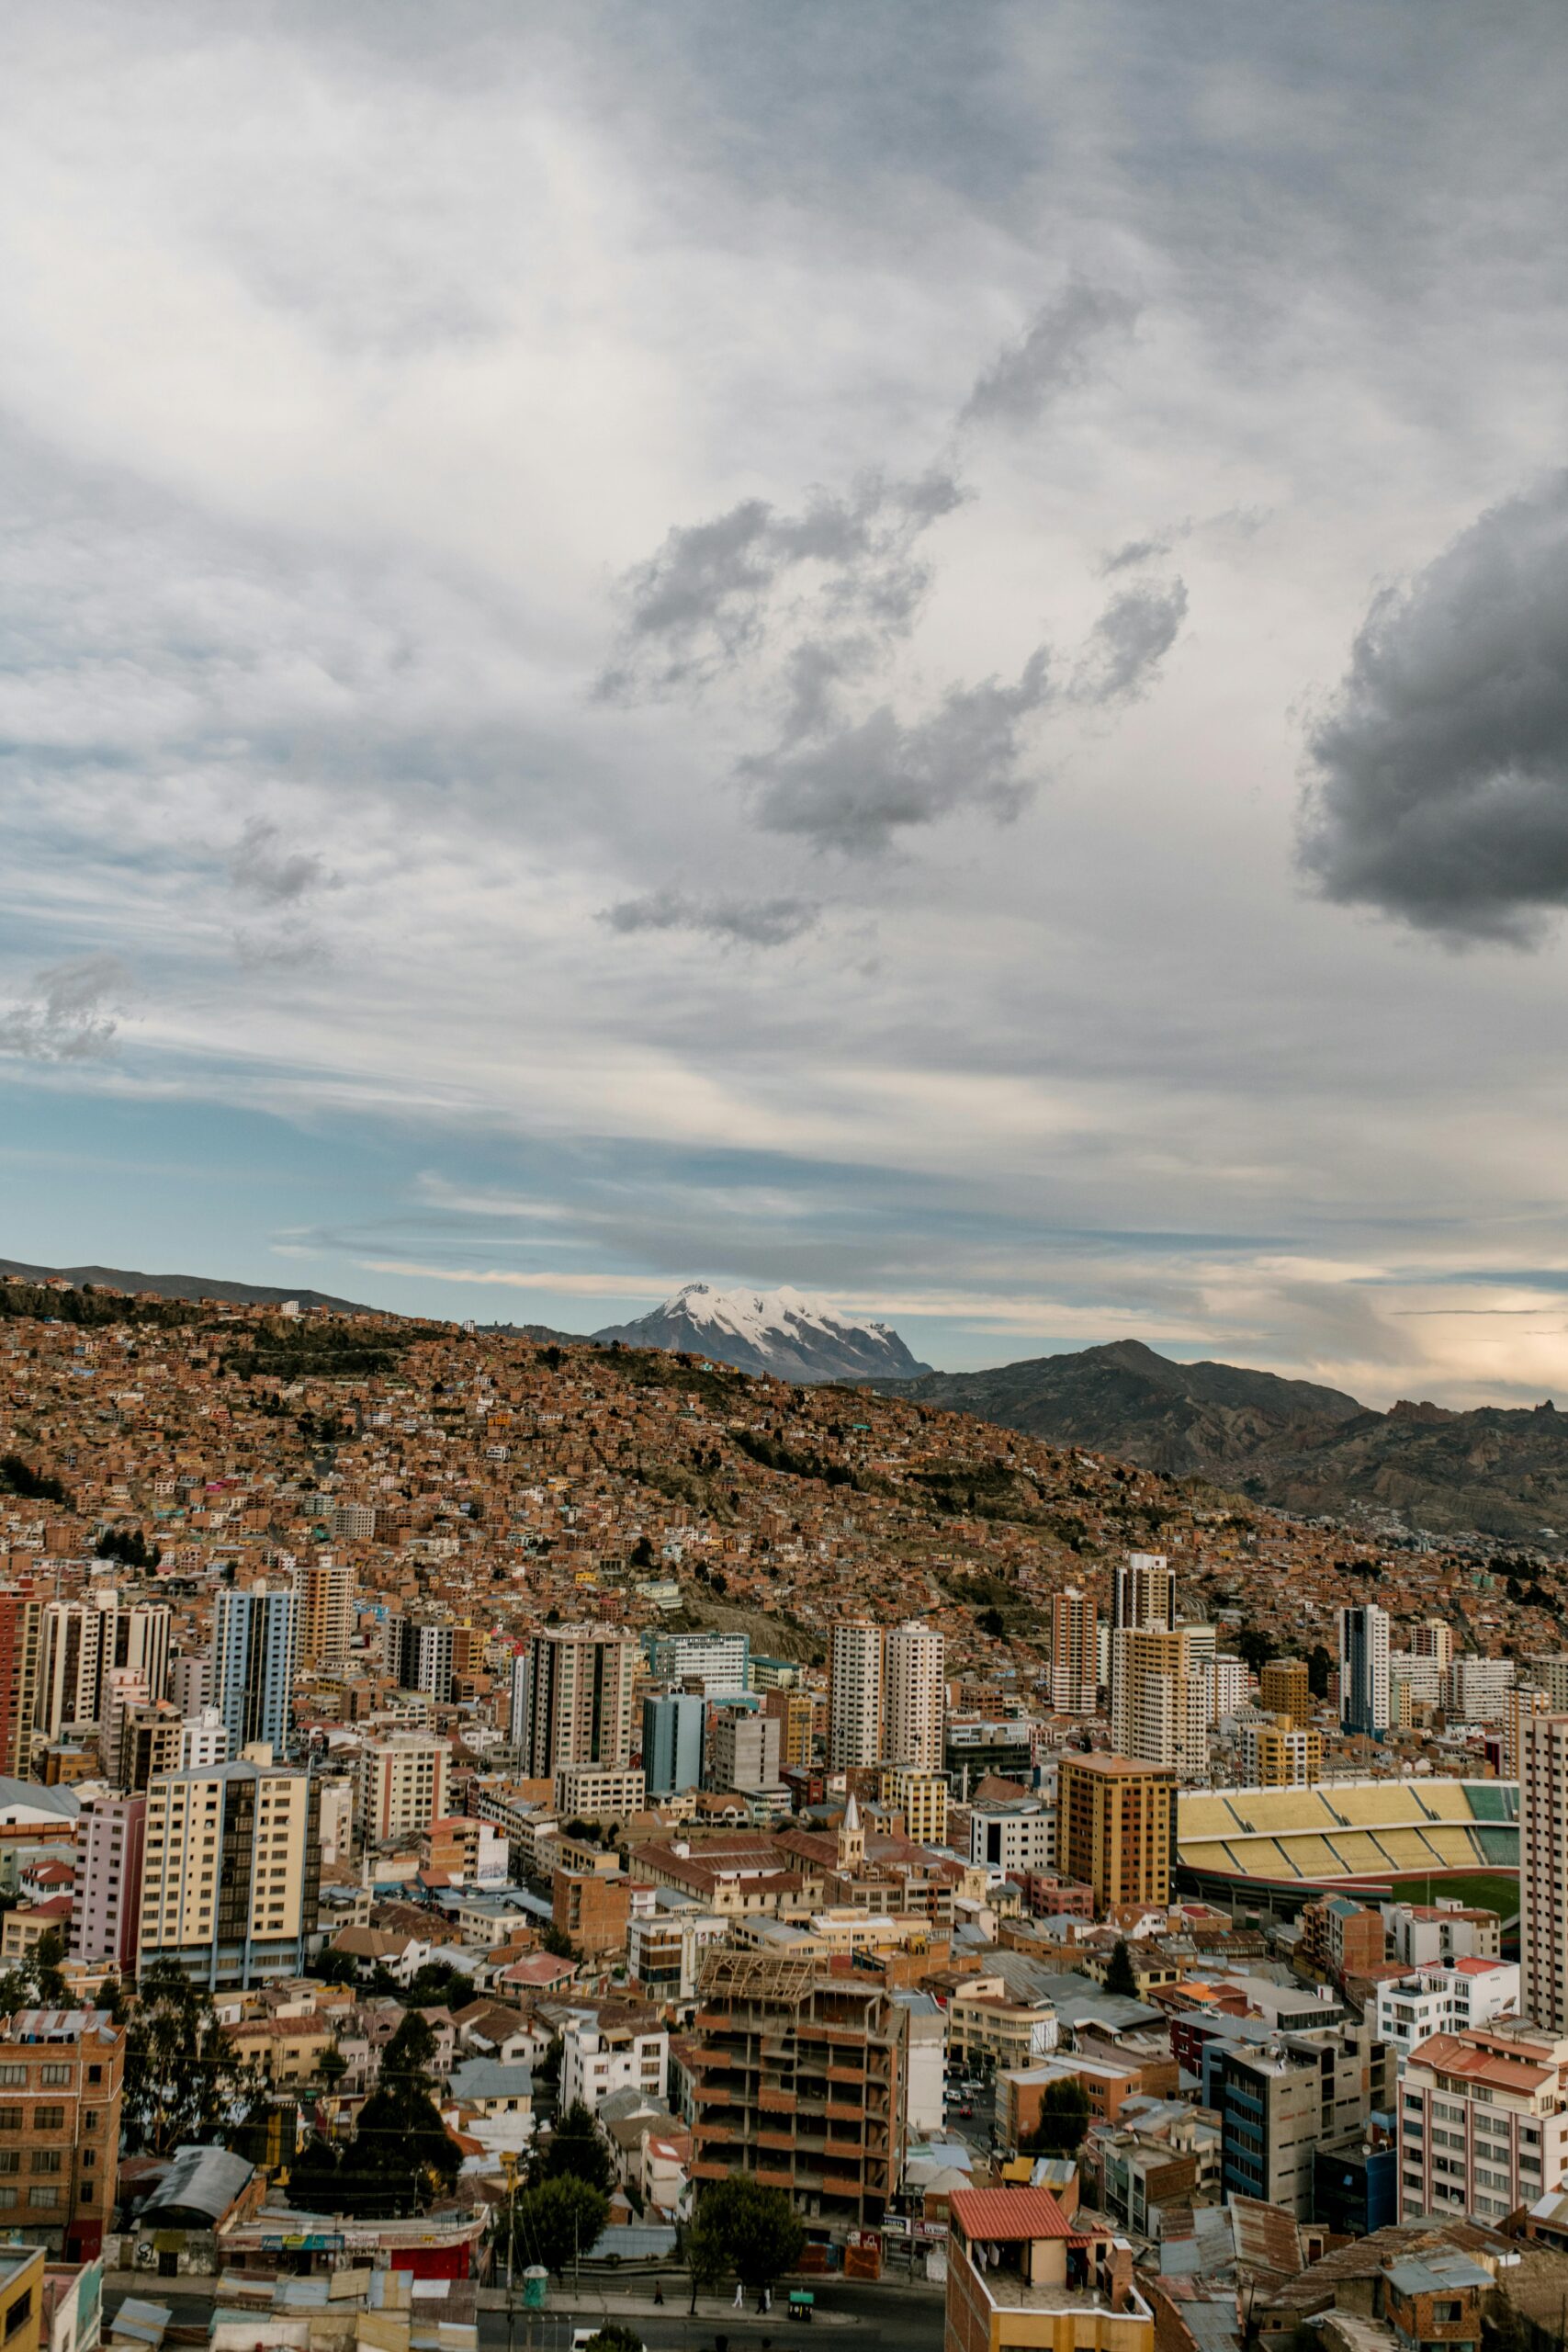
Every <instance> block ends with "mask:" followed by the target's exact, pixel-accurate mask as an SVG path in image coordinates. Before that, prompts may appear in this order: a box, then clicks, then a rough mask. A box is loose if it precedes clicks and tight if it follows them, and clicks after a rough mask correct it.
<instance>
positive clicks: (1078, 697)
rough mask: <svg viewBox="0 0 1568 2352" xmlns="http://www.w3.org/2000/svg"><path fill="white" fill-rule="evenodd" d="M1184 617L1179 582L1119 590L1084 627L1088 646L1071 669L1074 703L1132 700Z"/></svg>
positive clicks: (1146, 683)
mask: <svg viewBox="0 0 1568 2352" xmlns="http://www.w3.org/2000/svg"><path fill="white" fill-rule="evenodd" d="M1186 617H1187V585H1186V582H1184V581H1182V580H1172V581H1170V582H1168V584H1167V585H1166V586H1164V587H1154V586H1150V587H1146V588H1124V589H1123V590H1122V593H1121V594H1120V595H1116V596H1113V597H1112V598H1111V602H1110V604H1109V605H1107V606H1106V607H1105V610H1104V611H1103V612H1102V613H1101V614H1100V618H1099V619H1098V620H1097V621H1096V622H1095V625H1094V627H1093V628H1092V629H1091V630H1090V631H1089V643H1088V649H1087V650H1086V652H1085V654H1084V656H1083V658H1082V660H1081V661H1080V662H1079V663H1078V665H1077V670H1076V671H1075V672H1074V673H1073V686H1072V692H1073V699H1074V701H1075V702H1089V703H1099V704H1101V705H1103V704H1107V703H1128V702H1135V701H1136V700H1137V698H1138V696H1139V695H1141V694H1144V693H1145V692H1146V691H1147V689H1148V688H1149V686H1151V685H1152V684H1153V683H1154V674H1155V672H1156V670H1157V669H1158V667H1159V665H1160V663H1161V662H1162V661H1163V660H1164V659H1165V656H1166V655H1167V654H1168V652H1169V650H1170V649H1171V647H1172V646H1173V645H1174V644H1175V642H1176V639H1177V638H1178V636H1179V633H1180V629H1181V624H1182V622H1183V621H1184V620H1185V619H1186Z"/></svg>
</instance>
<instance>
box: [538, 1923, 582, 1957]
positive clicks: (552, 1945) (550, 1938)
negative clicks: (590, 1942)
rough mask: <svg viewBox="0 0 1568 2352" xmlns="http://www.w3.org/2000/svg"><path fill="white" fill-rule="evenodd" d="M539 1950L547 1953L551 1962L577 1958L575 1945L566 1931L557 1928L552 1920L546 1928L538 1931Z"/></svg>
mask: <svg viewBox="0 0 1568 2352" xmlns="http://www.w3.org/2000/svg"><path fill="white" fill-rule="evenodd" d="M539 1949H540V1951H547V1952H548V1953H549V1955H550V1957H551V1959H552V1960H575V1959H576V1958H577V1947H576V1945H575V1944H574V1943H573V1942H572V1940H571V1938H570V1936H569V1935H568V1934H567V1932H566V1929H565V1928H558V1927H557V1925H556V1923H555V1921H554V1920H553V1919H552V1920H551V1921H550V1922H549V1925H548V1926H547V1927H545V1928H540V1930H539Z"/></svg>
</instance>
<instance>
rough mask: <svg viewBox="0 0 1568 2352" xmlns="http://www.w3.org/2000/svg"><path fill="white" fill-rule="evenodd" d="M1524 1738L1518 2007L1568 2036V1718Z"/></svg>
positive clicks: (1534, 1724)
mask: <svg viewBox="0 0 1568 2352" xmlns="http://www.w3.org/2000/svg"><path fill="white" fill-rule="evenodd" d="M1518 1736H1519V1972H1520V1976H1519V2006H1520V2007H1521V2009H1522V2010H1523V2012H1524V2014H1525V2016H1526V2017H1527V2018H1533V2019H1534V2021H1535V2023H1536V2024H1537V2025H1538V2026H1540V2027H1542V2028H1544V2029H1545V2030H1548V2031H1550V2032H1551V2033H1559V2034H1568V1715H1531V1716H1529V1717H1528V1718H1527V1719H1525V1720H1522V1721H1521V1722H1520V1724H1519V1726H1518Z"/></svg>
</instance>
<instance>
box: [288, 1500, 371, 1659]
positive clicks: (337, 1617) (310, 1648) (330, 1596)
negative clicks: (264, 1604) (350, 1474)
mask: <svg viewBox="0 0 1568 2352" xmlns="http://www.w3.org/2000/svg"><path fill="white" fill-rule="evenodd" d="M340 1512H363V1513H364V1516H365V1517H367V1519H368V1520H369V1521H370V1526H371V1530H372V1532H373V1531H374V1529H375V1524H376V1514H375V1512H374V1511H373V1510H365V1509H364V1506H363V1505H361V1504H357V1503H346V1504H338V1505H337V1506H335V1507H334V1510H333V1518H334V1519H335V1518H336V1517H337V1516H338V1514H339V1513H340ZM337 1532H339V1531H338V1530H337V1528H335V1527H334V1528H333V1533H334V1534H336V1533H337ZM294 1595H295V1600H296V1601H297V1602H298V1604H299V1618H298V1623H299V1663H300V1665H301V1666H307V1667H313V1668H333V1667H340V1666H343V1665H344V1664H346V1662H347V1659H348V1654H349V1651H350V1649H351V1648H352V1646H353V1643H354V1622H355V1611H354V1570H353V1568H352V1567H351V1566H349V1563H348V1562H347V1561H346V1560H334V1559H333V1557H332V1555H331V1554H330V1553H325V1552H323V1553H321V1555H319V1556H318V1557H317V1558H315V1559H313V1560H306V1561H303V1562H302V1563H301V1564H300V1566H299V1567H297V1568H296V1569H295V1571H294Z"/></svg>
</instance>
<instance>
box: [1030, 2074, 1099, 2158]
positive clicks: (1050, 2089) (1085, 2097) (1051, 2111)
mask: <svg viewBox="0 0 1568 2352" xmlns="http://www.w3.org/2000/svg"><path fill="white" fill-rule="evenodd" d="M1088 2130H1089V2093H1088V2091H1086V2090H1085V2088H1084V2086H1083V2085H1082V2084H1081V2083H1080V2082H1079V2081H1078V2079H1077V2075H1061V2076H1059V2077H1058V2078H1057V2079H1056V2080H1055V2081H1054V2082H1049V2083H1047V2084H1046V2086H1045V2088H1044V2090H1043V2092H1042V2094H1041V2098H1040V2120H1039V2122H1038V2123H1037V2124H1036V2125H1035V2127H1034V2129H1033V2131H1031V2132H1030V2133H1029V2135H1028V2137H1027V2138H1026V2139H1025V2140H1024V2142H1023V2143H1022V2152H1023V2154H1025V2155H1031V2156H1070V2155H1072V2154H1075V2153H1076V2151H1077V2147H1078V2144H1079V2143H1080V2142H1081V2140H1082V2139H1083V2135H1084V2133H1085V2132H1086V2131H1088Z"/></svg>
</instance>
